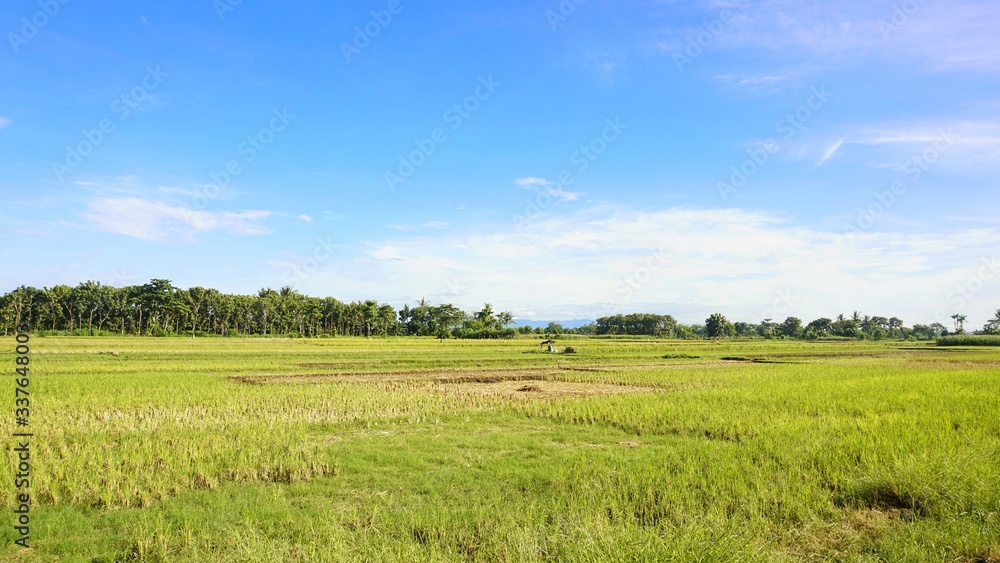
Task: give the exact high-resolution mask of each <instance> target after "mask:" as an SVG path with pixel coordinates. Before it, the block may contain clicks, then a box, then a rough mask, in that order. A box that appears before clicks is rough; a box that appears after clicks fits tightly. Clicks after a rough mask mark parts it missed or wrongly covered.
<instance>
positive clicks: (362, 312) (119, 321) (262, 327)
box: [0, 279, 1000, 340]
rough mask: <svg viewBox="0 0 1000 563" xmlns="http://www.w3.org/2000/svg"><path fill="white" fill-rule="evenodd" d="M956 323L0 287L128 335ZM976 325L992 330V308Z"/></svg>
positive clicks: (662, 330) (849, 330) (14, 312)
mask: <svg viewBox="0 0 1000 563" xmlns="http://www.w3.org/2000/svg"><path fill="white" fill-rule="evenodd" d="M952 318H953V320H954V321H955V330H954V332H949V330H948V328H946V327H944V326H943V325H941V324H940V323H934V324H931V325H920V324H917V325H914V326H913V327H906V326H904V323H903V321H902V320H900V319H898V318H896V317H891V318H886V317H880V316H869V315H861V314H860V313H858V312H855V313H854V314H852V315H851V316H849V317H848V316H845V315H839V316H838V317H837V318H836V319H835V320H834V319H826V318H823V319H816V320H814V321H812V322H810V323H809V324H803V322H802V321H801V320H800V319H798V318H795V317H788V318H787V319H785V320H784V321H782V322H780V323H779V322H775V321H773V320H771V319H766V320H764V321H762V322H761V323H757V324H753V323H745V322H736V323H732V322H730V321H729V320H728V319H726V317H725V316H724V315H722V314H718V313H717V314H714V315H712V316H710V317H709V318H708V319H706V320H705V324H704V325H682V324H680V323H678V322H677V321H676V320H675V319H674V318H673V317H672V316H670V315H656V314H649V313H636V314H629V315H610V316H606V317H601V318H599V319H597V320H596V321H595V322H593V323H589V324H587V325H584V326H581V327H578V328H564V327H562V326H561V325H559V323H550V324H549V325H548V326H547V327H545V328H540V327H539V328H532V327H528V326H522V327H518V328H512V325H513V324H514V317H513V315H512V314H511V313H510V312H506V311H494V309H493V307H492V306H491V305H490V304H486V305H484V306H483V308H482V310H480V311H474V312H467V311H463V310H462V309H460V308H458V307H456V306H454V305H451V304H447V303H445V304H438V305H433V304H430V303H428V302H427V301H425V300H421V301H420V302H419V303H418V304H416V305H415V306H412V307H411V306H410V305H404V306H403V308H402V309H400V310H398V311H397V310H396V309H395V308H393V307H392V306H391V305H387V304H383V303H379V302H377V301H372V300H368V301H355V302H351V303H347V302H342V301H339V300H337V299H334V298H332V297H324V298H319V297H310V296H307V295H303V294H301V293H299V292H298V291H296V290H294V289H292V288H290V287H283V288H281V289H279V290H274V289H270V288H265V289H261V290H260V291H258V292H257V294H256V295H235V294H227V293H222V292H220V291H218V290H215V289H206V288H203V287H192V288H190V289H180V288H177V287H174V286H173V284H172V283H171V282H170V280H165V279H153V280H150V281H149V282H148V283H145V284H142V285H132V286H127V287H114V286H108V285H103V284H101V283H100V282H94V281H88V282H85V283H81V284H79V285H77V286H75V287H73V286H68V285H56V286H53V287H45V288H42V289H37V288H34V287H29V286H21V287H19V288H17V289H15V290H14V291H11V292H9V293H5V294H3V295H0V330H2V331H3V333H4V334H5V335H7V334H11V333H13V332H14V331H15V330H17V329H18V328H19V327H25V328H27V329H28V330H30V331H34V332H39V331H41V332H52V333H71V334H119V335H123V336H124V335H135V336H170V335H188V334H189V335H220V336H302V337H319V336H365V337H372V336H435V337H438V338H452V337H455V338H511V337H514V336H516V335H518V334H529V333H533V334H549V335H560V334H578V335H594V336H603V335H609V336H613V335H622V336H654V337H658V338H681V339H693V338H730V337H734V338H800V339H819V338H856V339H883V338H895V339H917V340H932V339H935V338H939V337H941V336H947V335H949V334H964V333H965V331H964V323H965V321H966V319H967V317H966V316H965V315H954V316H953V317H952ZM976 333H977V334H994V335H996V334H1000V310H997V315H996V318H994V319H993V320H991V321H990V322H989V323H987V325H986V326H984V327H983V329H982V330H981V331H976Z"/></svg>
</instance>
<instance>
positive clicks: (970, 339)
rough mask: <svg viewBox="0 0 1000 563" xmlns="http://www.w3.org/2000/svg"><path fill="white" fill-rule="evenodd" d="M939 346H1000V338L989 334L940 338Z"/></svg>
mask: <svg viewBox="0 0 1000 563" xmlns="http://www.w3.org/2000/svg"><path fill="white" fill-rule="evenodd" d="M937 344H938V346H1000V336H997V335H989V334H962V335H956V336H944V337H942V338H938V340H937Z"/></svg>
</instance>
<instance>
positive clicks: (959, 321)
mask: <svg viewBox="0 0 1000 563" xmlns="http://www.w3.org/2000/svg"><path fill="white" fill-rule="evenodd" d="M951 318H952V319H954V320H955V332H957V333H960V334H961V333H964V332H965V321H967V320H969V317H968V315H963V314H961V313H956V314H954V315H952V316H951Z"/></svg>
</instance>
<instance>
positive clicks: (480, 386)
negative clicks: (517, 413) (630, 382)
mask: <svg viewBox="0 0 1000 563" xmlns="http://www.w3.org/2000/svg"><path fill="white" fill-rule="evenodd" d="M434 389H435V390H437V391H441V392H444V393H453V394H455V395H461V396H486V397H505V398H511V399H524V400H538V399H560V398H566V397H593V396H598V395H623V394H626V393H662V392H663V390H662V389H655V388H652V387H630V386H626V385H610V384H605V383H577V382H568V381H549V380H542V379H538V380H535V381H534V382H533V383H531V384H528V385H525V384H524V380H523V379H522V380H517V381H515V380H508V381H498V382H492V383H478V382H472V383H441V384H439V385H435V386H434Z"/></svg>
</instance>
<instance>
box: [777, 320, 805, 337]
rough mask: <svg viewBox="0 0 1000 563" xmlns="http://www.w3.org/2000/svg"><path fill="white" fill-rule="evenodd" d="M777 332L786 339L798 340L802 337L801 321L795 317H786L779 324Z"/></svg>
mask: <svg viewBox="0 0 1000 563" xmlns="http://www.w3.org/2000/svg"><path fill="white" fill-rule="evenodd" d="M779 331H780V332H781V334H782V335H783V336H786V337H788V338H798V337H799V336H801V335H802V320H801V319H798V318H796V317H788V318H787V319H785V322H783V323H781V327H779Z"/></svg>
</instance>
